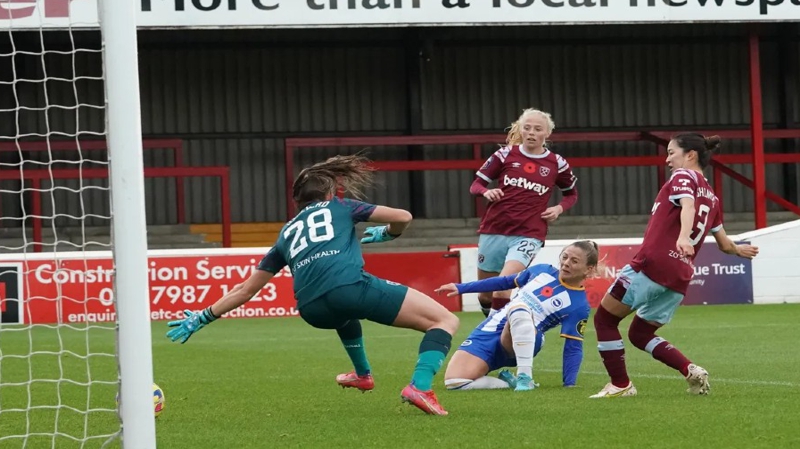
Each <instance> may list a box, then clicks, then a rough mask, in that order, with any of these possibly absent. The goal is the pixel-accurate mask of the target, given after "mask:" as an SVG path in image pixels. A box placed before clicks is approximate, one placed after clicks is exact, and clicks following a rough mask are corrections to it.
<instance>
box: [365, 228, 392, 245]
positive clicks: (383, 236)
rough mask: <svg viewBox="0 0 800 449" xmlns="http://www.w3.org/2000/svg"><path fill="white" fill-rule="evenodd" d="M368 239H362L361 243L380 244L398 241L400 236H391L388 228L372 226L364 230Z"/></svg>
mask: <svg viewBox="0 0 800 449" xmlns="http://www.w3.org/2000/svg"><path fill="white" fill-rule="evenodd" d="M364 235H365V236H366V237H364V238H362V239H361V243H380V242H388V241H390V240H394V239H396V238H397V237H398V236H396V235H391V234H389V227H388V226H372V227H369V228H367V229H365V230H364Z"/></svg>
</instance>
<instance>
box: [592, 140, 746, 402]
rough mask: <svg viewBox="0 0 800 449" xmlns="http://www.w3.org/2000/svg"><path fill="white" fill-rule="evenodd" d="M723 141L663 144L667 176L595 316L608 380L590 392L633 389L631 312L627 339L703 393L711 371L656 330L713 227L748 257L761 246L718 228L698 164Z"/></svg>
mask: <svg viewBox="0 0 800 449" xmlns="http://www.w3.org/2000/svg"><path fill="white" fill-rule="evenodd" d="M719 144H720V139H719V137H717V136H712V137H708V138H706V137H704V136H702V135H700V134H694V133H685V134H679V135H677V136H675V137H674V138H673V139H672V140H671V141H670V142H669V146H668V147H667V165H669V167H670V169H671V170H672V176H671V177H670V179H669V181H668V182H667V183H666V184H664V186H663V187H662V188H661V190H660V191H659V192H658V196H657V197H656V201H655V204H654V205H653V210H652V214H651V216H650V221H649V222H648V224H647V229H646V231H645V234H644V240H643V241H642V245H641V248H640V249H639V252H638V253H637V254H636V255H635V256H634V258H633V260H632V261H631V263H630V264H629V265H626V266H625V267H624V268H623V269H622V270H621V271H620V272H619V273H618V277H617V279H616V280H615V282H614V283H613V284H612V285H611V287H610V288H609V290H608V292H607V293H606V295H605V297H603V299H602V301H601V302H600V307H598V309H597V313H596V314H595V316H594V327H595V330H596V332H597V348H598V350H599V351H600V355H601V357H602V359H603V364H604V365H605V368H606V371H607V372H608V375H609V376H610V377H611V382H609V383H608V384H606V386H605V387H603V389H602V390H600V392H598V393H597V394H595V395H592V396H591V397H592V398H615V397H627V396H635V395H636V394H637V390H636V387H634V386H633V382H631V380H630V379H629V378H628V373H627V369H626V367H625V349H624V344H623V342H622V336H621V335H620V332H619V328H618V327H619V323H620V321H621V320H622V319H623V318H625V317H626V316H628V315H629V314H631V313H632V312H633V311H636V316H634V317H633V321H632V322H631V325H630V328H629V330H628V338H629V339H630V341H631V343H633V345H634V346H635V347H637V348H639V349H641V350H642V351H647V352H648V353H650V354H651V355H652V356H653V358H655V359H656V360H658V361H660V362H662V363H664V364H665V365H667V366H669V367H671V368H673V369H675V370H677V371H678V372H680V373H681V374H682V375H683V376H684V377H685V378H686V381H687V382H688V383H689V389H688V392H689V393H692V394H698V395H704V394H708V393H709V390H710V384H709V382H708V371H706V370H705V369H704V368H702V367H700V366H698V365H696V364H694V363H692V362H691V361H690V360H689V359H688V358H687V357H686V356H685V355H683V353H681V351H679V350H678V348H676V347H675V346H673V345H672V344H670V343H669V342H668V341H666V340H664V339H663V338H661V337H659V336H657V335H656V331H657V330H658V329H659V328H660V327H661V326H663V325H665V324H667V323H669V322H670V320H671V319H672V316H673V314H674V313H675V310H676V309H677V308H678V306H679V305H680V303H681V301H682V300H683V296H684V295H685V294H686V289H687V288H688V286H689V282H690V281H691V279H692V275H693V274H694V265H693V261H694V259H695V257H696V256H697V252H698V251H699V250H700V247H701V246H702V245H703V241H704V240H705V238H706V235H707V234H708V232H709V231H710V232H711V233H712V234H713V236H714V239H715V240H716V242H717V246H718V247H719V249H720V250H721V251H723V252H725V253H727V254H732V255H736V256H739V257H743V258H747V259H752V258H753V257H755V256H756V255H757V254H758V248H756V247H754V246H751V245H737V244H735V243H734V242H733V241H731V239H730V238H729V237H728V236H727V235H726V234H725V230H724V229H723V227H722V210H721V208H720V203H719V199H718V198H717V196H716V195H715V194H714V191H713V190H712V189H711V186H710V185H709V184H708V181H707V180H706V179H705V178H704V177H703V169H704V168H705V167H707V166H708V164H709V163H710V162H711V154H712V152H713V151H715V150H716V149H717V148H718V147H719Z"/></svg>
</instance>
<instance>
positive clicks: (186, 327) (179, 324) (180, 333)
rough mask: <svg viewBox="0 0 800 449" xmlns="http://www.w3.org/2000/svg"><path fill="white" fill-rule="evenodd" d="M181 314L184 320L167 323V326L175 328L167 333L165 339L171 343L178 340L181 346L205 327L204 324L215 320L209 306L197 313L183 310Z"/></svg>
mask: <svg viewBox="0 0 800 449" xmlns="http://www.w3.org/2000/svg"><path fill="white" fill-rule="evenodd" d="M183 314H184V315H185V316H186V317H185V318H184V319H182V320H176V321H170V322H169V323H167V326H169V327H174V328H175V329H172V330H170V331H169V332H167V337H168V338H169V339H170V340H172V341H177V340H180V341H181V344H183V343H186V340H188V339H189V337H191V336H192V334H194V333H195V332H197V331H199V330H200V329H202V328H203V327H205V325H206V324H209V323H211V322H212V321H214V320H216V319H217V317H215V316H214V314H213V313H211V307H210V306H209V307H206V308H205V309H203V310H201V311H199V312H192V311H191V310H184V311H183Z"/></svg>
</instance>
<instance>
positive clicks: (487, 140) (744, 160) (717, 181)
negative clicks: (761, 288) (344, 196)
mask: <svg viewBox="0 0 800 449" xmlns="http://www.w3.org/2000/svg"><path fill="white" fill-rule="evenodd" d="M675 132H676V131H644V132H642V131H624V132H565V133H556V134H553V135H552V136H551V137H550V140H552V141H554V142H608V141H612V142H634V141H646V142H652V143H654V144H656V145H657V149H658V153H659V154H661V155H658V156H616V157H569V158H568V160H569V163H570V165H571V166H573V167H630V166H664V165H665V156H663V155H664V154H666V146H667V144H668V143H669V138H670V136H672V135H673V134H675ZM697 132H699V133H702V134H705V135H719V136H720V137H723V138H725V139H749V138H751V136H752V134H751V131H750V130H745V129H743V130H720V131H713V130H711V131H705V130H704V131H697ZM505 138H506V136H505V135H504V134H484V135H453V136H443V135H439V136H384V137H330V138H329V137H319V138H316V137H311V138H287V139H285V142H284V145H285V146H284V151H285V155H284V157H285V167H284V168H285V171H286V205H287V209H286V214H287V219H288V218H290V217H292V216H294V213H295V209H294V203H293V201H292V183H293V182H294V175H295V174H294V171H295V168H294V152H295V150H297V149H299V148H309V147H345V146H347V147H350V146H352V147H372V146H408V145H456V144H462V145H472V158H471V159H457V160H415V161H375V162H373V166H374V167H375V168H376V169H378V170H384V171H422V170H477V169H478V168H479V167H480V166H481V165H482V164H483V163H484V162H485V160H484V158H483V157H482V155H481V149H482V145H485V144H498V143H502V142H505ZM763 138H765V139H797V138H800V129H774V130H763ZM761 160H763V161H764V163H768V164H769V163H800V154H798V153H780V154H774V153H768V154H763V155H762V159H761ZM751 163H753V155H750V154H723V155H717V156H715V157H714V164H713V166H714V180H713V182H714V188H715V192H716V193H717V195H718V196H719V197H720V199H722V188H721V186H722V184H721V175H722V174H726V175H728V176H731V177H732V178H733V179H735V180H737V181H739V182H742V183H743V184H744V185H745V186H747V187H750V188H753V186H754V184H753V182H752V181H750V180H748V179H747V178H745V177H744V176H742V175H740V174H739V173H737V172H736V171H734V170H733V169H731V168H729V167H727V166H725V165H724V164H751ZM658 172H659V178H658V182H659V185H662V184H663V183H664V181H665V180H664V171H663V170H659V171H658ZM763 199H769V200H771V201H774V202H776V203H777V204H779V205H780V206H782V207H784V208H785V209H787V210H789V211H791V212H794V213H796V214H798V215H800V208H798V207H797V205H795V204H792V203H790V202H789V201H786V200H785V199H783V198H781V197H780V195H777V194H775V193H774V192H770V191H766V190H765V194H764V197H758V196H756V202H763ZM482 208H483V201H481V198H480V197H477V198H476V211H478V214H480V213H481V211H482ZM761 210H763V211H764V212H763V213H764V214H765V213H766V209H765V208H762V207H761V206H760V205H759V207H757V208H756V211H757V213H758V212H759V211H761ZM759 221H760V220H759V218H758V217H757V219H756V223H759ZM757 227H758V226H757Z"/></svg>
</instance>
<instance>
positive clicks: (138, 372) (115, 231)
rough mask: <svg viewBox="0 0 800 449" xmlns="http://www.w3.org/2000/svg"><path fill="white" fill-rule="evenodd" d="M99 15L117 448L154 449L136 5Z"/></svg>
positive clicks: (102, 0)
mask: <svg viewBox="0 0 800 449" xmlns="http://www.w3.org/2000/svg"><path fill="white" fill-rule="evenodd" d="M98 9H99V13H100V28H101V34H102V38H103V63H104V67H105V74H106V83H105V86H106V121H107V132H108V137H107V138H108V147H109V152H108V153H109V162H110V166H109V187H110V188H111V204H112V210H113V214H112V219H111V223H112V229H111V232H112V233H111V236H112V245H113V255H114V270H115V277H114V293H115V298H116V311H117V326H118V331H117V334H118V335H117V342H118V345H117V350H118V360H119V371H120V417H121V419H122V438H123V446H124V447H126V448H155V446H156V444H155V441H156V436H155V417H154V415H153V396H152V395H153V357H152V342H151V336H150V316H149V315H150V294H149V291H148V281H147V222H146V216H145V205H144V162H143V158H142V123H141V105H140V102H139V62H138V53H139V52H138V49H137V40H136V11H137V8H136V0H98Z"/></svg>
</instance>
